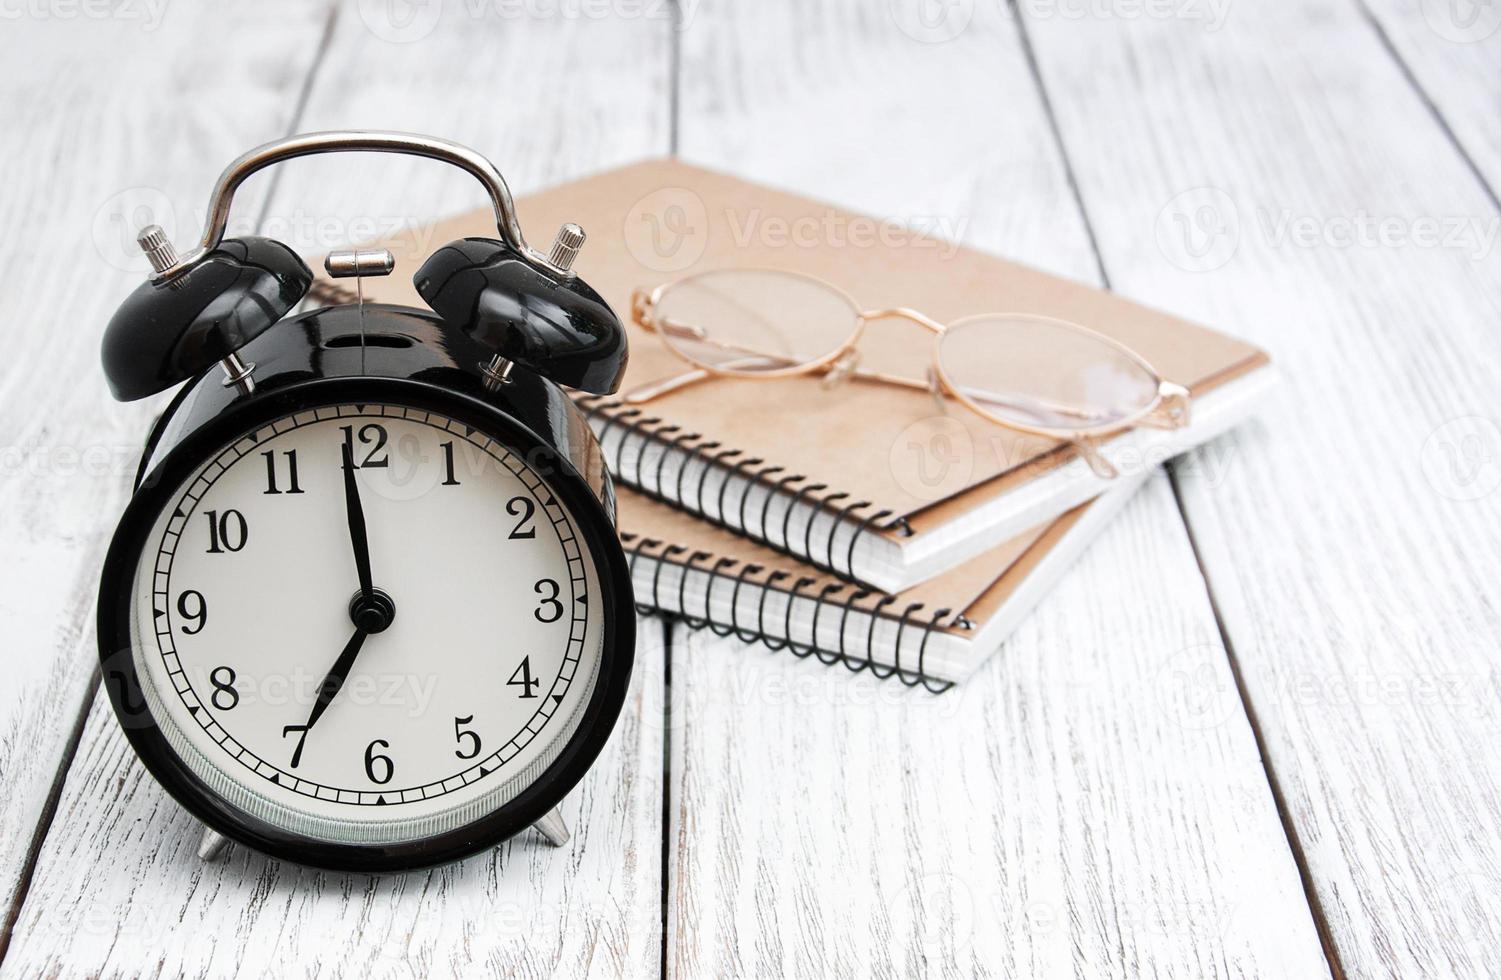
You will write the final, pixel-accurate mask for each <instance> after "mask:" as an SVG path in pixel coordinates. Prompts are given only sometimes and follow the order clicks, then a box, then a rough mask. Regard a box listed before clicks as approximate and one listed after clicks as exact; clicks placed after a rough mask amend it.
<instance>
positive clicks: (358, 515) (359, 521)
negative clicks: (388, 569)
mask: <svg viewBox="0 0 1501 980" xmlns="http://www.w3.org/2000/svg"><path fill="white" fill-rule="evenodd" d="M344 509H345V511H346V512H347V513H348V515H349V541H350V543H351V544H352V545H354V567H355V571H356V572H358V573H359V576H360V595H362V596H364V597H365V598H366V599H369V598H370V597H371V596H373V595H374V594H375V584H374V583H373V582H372V581H371V577H370V537H369V535H368V534H367V533H366V532H365V508H364V507H363V506H362V505H361V504H360V487H359V483H358V481H356V480H355V477H354V450H353V449H351V448H350V446H349V443H347V442H346V443H344Z"/></svg>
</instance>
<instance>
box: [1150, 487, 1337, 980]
mask: <svg viewBox="0 0 1501 980" xmlns="http://www.w3.org/2000/svg"><path fill="white" fill-rule="evenodd" d="M1166 469H1167V475H1168V484H1169V485H1170V486H1171V487H1172V488H1173V499H1174V500H1175V501H1177V504H1178V513H1179V514H1181V515H1182V516H1183V529H1184V530H1185V531H1186V532H1187V533H1188V547H1189V549H1190V550H1191V551H1192V552H1193V556H1194V561H1196V562H1198V564H1199V575H1200V577H1202V578H1203V579H1204V592H1205V594H1206V595H1208V597H1209V609H1210V611H1211V612H1212V613H1213V614H1214V625H1215V628H1216V629H1218V630H1219V633H1220V643H1221V644H1222V645H1223V646H1224V648H1225V661H1226V662H1227V663H1228V664H1229V665H1230V676H1231V677H1233V678H1235V692H1236V694H1237V695H1238V696H1239V698H1240V704H1241V708H1242V709H1243V710H1244V711H1245V713H1246V723H1247V724H1248V725H1250V727H1251V737H1252V738H1253V739H1255V740H1256V753H1257V754H1258V755H1260V756H1261V771H1262V772H1264V773H1265V774H1266V781H1267V787H1268V788H1269V789H1270V790H1271V791H1272V802H1273V803H1274V804H1275V805H1276V807H1277V819H1278V820H1280V821H1281V822H1282V832H1283V834H1284V835H1285V836H1286V837H1287V846H1288V847H1289V848H1290V849H1291V850H1292V854H1293V862H1294V863H1295V864H1297V866H1298V881H1299V882H1300V883H1301V884H1302V885H1303V898H1304V900H1305V901H1307V902H1308V911H1309V913H1310V914H1311V915H1312V916H1313V924H1314V928H1315V929H1317V930H1318V934H1319V945H1321V946H1323V947H1324V959H1325V961H1326V962H1327V963H1328V964H1329V975H1330V977H1332V978H1333V980H1344V978H1345V970H1344V967H1343V965H1341V963H1340V960H1339V950H1338V949H1337V948H1336V947H1335V945H1334V934H1333V933H1332V932H1331V931H1330V929H1329V920H1328V919H1327V917H1326V916H1325V914H1324V906H1323V904H1322V903H1321V902H1320V901H1319V893H1318V889H1317V888H1316V887H1315V886H1314V883H1313V872H1312V871H1311V870H1310V868H1309V865H1308V857H1307V855H1305V854H1304V853H1303V842H1302V841H1301V840H1299V839H1298V831H1297V827H1296V825H1295V824H1294V823H1293V819H1292V814H1291V813H1290V812H1289V811H1288V808H1287V796H1286V794H1284V793H1283V791H1282V783H1281V781H1280V780H1279V779H1278V778H1277V770H1276V767H1275V766H1273V765H1272V755H1271V753H1270V752H1268V751H1267V745H1266V738H1265V736H1264V735H1263V734H1262V731H1261V719H1260V718H1258V717H1257V715H1256V708H1255V706H1254V705H1253V704H1252V703H1251V695H1250V692H1249V691H1248V690H1247V689H1246V681H1245V678H1244V677H1242V676H1241V671H1240V661H1239V659H1238V658H1237V657H1236V656H1235V644H1234V643H1233V642H1232V641H1231V639H1230V633H1229V631H1228V630H1226V629H1225V618H1224V616H1222V615H1221V613H1220V603H1219V600H1218V599H1216V598H1215V595H1214V583H1213V581H1212V580H1211V579H1210V577H1209V569H1208V567H1207V566H1206V565H1205V564H1204V556H1203V555H1202V554H1201V553H1200V551H1199V540H1198V538H1197V537H1196V536H1195V535H1194V529H1193V523H1192V522H1190V521H1189V519H1188V511H1187V510H1186V509H1185V506H1184V503H1183V490H1182V487H1180V486H1179V484H1178V481H1179V475H1178V464H1177V463H1176V462H1173V461H1170V462H1168V463H1167V464H1166Z"/></svg>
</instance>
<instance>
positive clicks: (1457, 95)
mask: <svg viewBox="0 0 1501 980" xmlns="http://www.w3.org/2000/svg"><path fill="white" fill-rule="evenodd" d="M1362 2H1363V4H1364V6H1365V7H1366V9H1367V10H1368V12H1369V14H1370V16H1371V19H1372V22H1373V23H1374V24H1375V26H1376V29H1377V30H1378V31H1379V32H1381V34H1382V36H1383V38H1384V39H1385V41H1386V42H1387V43H1388V44H1389V45H1390V46H1391V48H1392V49H1393V52H1394V54H1395V55H1396V56H1397V57H1398V58H1399V59H1400V60H1401V62H1402V64H1403V66H1404V67H1405V68H1406V69H1407V70H1408V71H1410V72H1411V74H1412V77H1413V80H1414V82H1415V83H1416V84H1417V85H1418V86H1419V87H1420V90H1421V91H1422V93H1423V94H1424V96H1425V97H1427V98H1428V99H1429V100H1431V102H1432V104H1433V107H1434V111H1435V112H1436V113H1437V114H1438V115H1439V116H1440V117H1441V119H1442V121H1443V124H1444V125H1445V126H1446V127H1448V128H1449V130H1450V131H1451V132H1452V133H1453V137H1454V139H1455V140H1456V141H1457V142H1458V143H1459V145H1460V146H1461V147H1463V149H1464V152H1465V153H1466V154H1467V155H1468V156H1469V157H1470V159H1471V160H1472V161H1473V162H1474V164H1475V166H1476V168H1477V169H1478V170H1479V172H1480V174H1481V175H1482V177H1483V179H1485V180H1487V181H1489V183H1490V186H1491V197H1492V198H1494V197H1495V196H1496V190H1495V189H1496V186H1497V184H1498V183H1501V121H1498V120H1497V118H1496V104H1497V102H1498V100H1501V6H1498V5H1496V4H1492V3H1483V2H1482V3H1470V2H1469V0H1362Z"/></svg>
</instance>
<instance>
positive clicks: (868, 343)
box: [314, 160, 1273, 688]
mask: <svg viewBox="0 0 1501 980" xmlns="http://www.w3.org/2000/svg"><path fill="white" fill-rule="evenodd" d="M517 205H518V209H519V212H520V216H521V220H522V223H523V226H524V227H526V228H527V229H529V230H530V232H531V234H532V236H533V237H535V238H538V239H542V238H543V237H544V236H545V235H546V234H548V233H550V232H551V231H552V230H553V229H556V228H557V227H558V226H559V225H561V224H562V223H563V222H565V221H574V222H577V223H578V224H580V225H582V226H583V227H584V228H585V230H586V231H587V232H588V233H589V240H588V243H587V244H586V246H585V247H584V250H583V253H582V254H581V256H580V258H579V260H578V263H577V265H576V266H575V268H576V270H577V271H578V272H579V274H580V275H581V276H582V277H583V278H584V279H586V280H587V281H588V282H589V283H590V284H591V285H592V286H594V287H595V288H596V289H597V290H599V292H600V293H601V294H602V295H603V296H604V297H605V299H606V300H608V301H609V302H610V303H611V304H612V305H614V306H615V308H616V310H617V312H618V313H619V314H620V316H621V319H622V321H626V322H627V329H628V330H629V331H630V342H631V363H630V368H629V371H628V373H627V375H626V379H625V382H624V384H623V385H622V386H621V393H622V395H623V394H625V393H628V392H630V391H631V390H632V389H633V388H636V387H639V386H641V385H643V384H645V383H648V382H653V381H658V380H661V379H664V378H668V377H672V376H674V375H677V374H680V373H681V372H682V371H684V370H685V369H686V366H685V365H684V363H683V362H682V361H681V360H679V359H678V358H677V357H675V356H674V355H673V354H671V353H670V352H669V351H668V350H667V349H666V347H665V346H663V344H662V342H661V340H660V338H658V337H656V336H654V335H652V334H650V333H647V332H645V331H643V330H641V329H639V328H637V327H636V326H635V325H634V324H631V323H629V322H628V319H629V318H628V314H629V310H630V298H631V294H632V291H633V290H635V289H637V288H651V287H654V286H657V285H659V284H661V283H664V282H668V281H671V280H673V279H676V278H678V277H681V276H683V275H687V274H691V273H692V272H694V271H698V270H703V269H711V268H724V267H736V268H782V269H789V270H793V271H800V272H803V273H808V274H812V275H815V276H818V277H820V278H823V279H826V280H829V281H830V282H832V283H833V284H835V285H837V286H838V287H840V288H841V289H843V290H845V291H846V292H848V293H850V294H852V295H853V296H854V297H855V298H856V300H857V302H858V303H859V304H860V306H861V307H862V308H867V309H869V308H887V307H899V306H900V307H911V308H916V309H918V310H921V311H923V312H924V313H926V314H928V315H929V316H932V317H934V318H935V319H938V320H940V321H947V320H952V319H957V318H959V317H961V316H965V315H970V314H977V313H989V312H1028V313H1042V314H1045V315H1048V316H1052V317H1057V318H1060V319H1065V320H1071V321H1074V322H1077V323H1081V324H1084V325H1085V326H1088V327H1091V328H1093V329H1095V330H1098V331H1100V332H1102V333H1105V334H1107V335H1109V336H1112V337H1115V338H1116V339H1118V340H1120V341H1122V342H1123V343H1125V344H1127V345H1128V346H1130V347H1131V348H1133V349H1134V350H1136V351H1138V352H1139V353H1140V354H1142V356H1144V357H1145V358H1146V359H1147V360H1148V361H1149V362H1150V363H1152V364H1153V365H1154V366H1155V367H1156V368H1157V369H1158V370H1159V371H1160V372H1161V373H1162V374H1163V376H1165V377H1166V378H1167V379H1168V380H1170V381H1175V382H1177V383H1179V384H1182V385H1184V386H1185V387H1187V388H1188V389H1189V390H1190V392H1191V393H1192V397H1193V406H1192V422H1191V424H1190V425H1188V426H1186V427H1184V428H1181V429H1176V430H1171V431H1164V430H1159V429H1149V428H1141V429H1135V430H1132V431H1129V432H1127V433H1125V434H1123V435H1121V436H1118V437H1116V438H1114V439H1113V440H1111V441H1109V442H1107V443H1106V444H1104V445H1103V446H1102V447H1101V453H1102V455H1104V456H1105V457H1106V458H1107V459H1108V460H1110V462H1111V463H1112V464H1113V465H1114V466H1115V468H1116V469H1117V470H1118V471H1119V475H1117V476H1116V477H1114V478H1113V479H1112V478H1103V477H1101V476H1099V475H1097V473H1096V472H1095V470H1094V468H1092V467H1090V466H1089V465H1087V464H1086V463H1085V461H1084V460H1082V459H1081V458H1079V457H1078V456H1077V454H1076V452H1075V450H1074V449H1073V448H1072V447H1070V446H1068V445H1062V444H1056V443H1051V442H1048V441H1046V440H1043V439H1041V438H1039V437H1037V436H1024V435H1019V434H1016V433H1014V432H1012V431H1011V430H1008V429H1005V428H1002V427H1000V426H996V425H993V424H991V423H989V422H987V421H985V420H984V419H982V418H980V417H978V416H973V415H972V414H971V413H968V412H964V411H956V410H947V409H945V407H944V406H943V405H942V404H941V403H936V404H935V399H934V397H933V395H932V394H931V393H930V392H927V391H922V390H907V389H903V388H895V387H890V386H885V385H871V384H861V383H846V384H843V385H839V386H834V387H829V386H826V385H823V384H820V382H819V380H818V379H817V378H811V377H794V378H784V379H775V380H751V381H747V380H736V379H719V380H715V381H713V382H710V383H706V384H701V385H695V386H689V387H685V388H682V389H679V390H676V391H673V392H672V393H670V394H667V395H664V396H662V397H660V398H657V399H654V400H652V401H650V402H648V403H646V404H642V405H633V404H629V403H627V402H626V401H625V400H624V399H623V398H622V397H621V395H616V396H609V397H603V398H600V397H592V396H590V397H580V398H579V399H578V400H579V404H580V407H581V408H582V409H583V410H584V411H585V413H586V415H587V416H588V418H589V420H590V423H591V425H592V426H593V427H594V429H595V432H596V434H597V435H598V436H599V439H600V441H601V445H602V446H603V447H604V450H605V455H606V459H607V461H608V462H609V464H610V466H611V468H612V470H613V472H614V474H615V476H616V479H617V482H618V483H619V484H620V485H621V486H622V489H621V492H620V506H619V526H620V534H621V539H622V542H623V543H624V545H625V547H626V548H627V550H628V551H629V552H630V554H631V556H632V570H633V579H634V584H635V587H636V598H637V601H638V603H640V604H641V605H643V606H644V607H648V608H651V609H655V610H660V611H663V612H666V613H671V614H675V615H678V616H681V617H683V618H684V619H685V620H686V621H688V622H689V623H690V624H691V625H695V626H705V627H708V628H711V629H714V630H715V631H717V632H720V633H723V634H726V635H728V634H729V633H732V632H733V633H736V634H738V635H739V636H740V637H741V638H742V639H746V640H751V639H756V640H761V641H763V642H765V643H767V644H768V645H770V646H772V647H774V648H778V649H782V648H785V649H787V650H789V651H791V652H793V653H795V654H798V655H801V656H816V657H818V658H819V659H820V660H823V661H825V662H828V663H834V662H843V663H844V664H845V665H846V666H848V667H850V668H851V669H856V670H858V669H869V670H871V671H873V672H875V673H877V674H878V675H880V676H883V677H884V676H897V677H900V678H901V679H902V680H904V681H906V682H907V683H909V684H916V683H925V684H927V685H928V686H930V687H934V688H937V687H941V686H943V685H945V684H946V683H948V682H952V681H957V680H962V679H963V678H964V677H966V676H967V675H968V674H970V673H971V672H972V671H973V670H974V669H975V668H976V667H978V666H979V664H980V663H981V662H982V661H983V660H984V659H985V658H986V657H987V656H988V655H989V654H990V653H992V652H994V651H995V650H996V649H997V648H998V647H999V645H1000V643H1001V641H1002V640H1003V639H1004V637H1005V636H1006V635H1007V634H1008V633H1009V632H1010V631H1011V629H1012V628H1013V627H1014V626H1015V624H1016V623H1017V622H1018V620H1019V619H1020V618H1021V617H1022V615H1024V613H1025V612H1026V610H1027V609H1029V608H1030V606H1031V605H1032V604H1033V603H1035V602H1036V601H1037V599H1038V598H1040V597H1041V596H1042V595H1044V594H1046V592H1047V591H1048V589H1049V588H1050V587H1051V586H1052V584H1053V583H1054V582H1055V581H1056V580H1057V578H1058V576H1059V575H1060V574H1062V572H1063V570H1064V569H1065V568H1066V567H1067V565H1068V564H1069V562H1070V561H1071V560H1072V559H1073V558H1074V557H1075V556H1076V555H1078V554H1079V552H1080V551H1082V550H1083V548H1084V547H1085V545H1086V544H1087V543H1088V541H1089V540H1090V539H1091V538H1092V537H1093V535H1094V534H1095V533H1096V532H1097V531H1098V530H1099V529H1100V528H1101V527H1102V526H1103V525H1104V524H1105V523H1106V522H1107V521H1108V520H1109V518H1110V516H1111V515H1113V514H1114V513H1115V512H1116V511H1117V510H1118V509H1119V508H1120V507H1121V506H1122V505H1123V504H1124V503H1125V501H1126V500H1127V499H1128V498H1129V496H1130V495H1131V493H1132V492H1133V491H1134V490H1135V489H1136V487H1138V486H1139V485H1140V484H1141V483H1142V482H1143V481H1144V480H1145V478H1146V477H1147V476H1148V475H1149V474H1150V472H1151V471H1152V469H1154V468H1155V466H1156V465H1157V464H1159V463H1161V462H1162V461H1164V460H1166V459H1168V458H1170V457H1171V456H1173V455H1176V454H1178V453H1181V452H1183V451H1185V450H1187V449H1190V448H1192V447H1193V446H1196V445H1198V444H1200V443H1202V442H1204V441H1205V440H1207V439H1209V438H1212V437H1213V436H1215V435H1217V434H1218V433H1220V432H1223V431H1224V430H1225V429H1227V428H1229V427H1230V426H1232V425H1234V424H1235V423H1236V422H1238V421H1240V420H1241V419H1243V418H1245V417H1246V415H1247V414H1248V413H1249V412H1250V411H1251V410H1252V409H1253V408H1254V406H1255V404H1256V402H1257V401H1258V400H1259V398H1260V397H1261V396H1262V395H1263V394H1264V393H1265V391H1266V390H1267V388H1268V387H1269V386H1270V385H1271V384H1272V381H1273V372H1272V369H1271V367H1270V365H1269V362H1268V359H1267V357H1266V355H1265V354H1264V353H1263V352H1262V351H1260V350H1258V349H1256V348H1255V347H1253V346H1251V345H1249V344H1246V343H1244V342H1242V341H1240V340H1237V339H1234V338H1231V337H1228V336H1225V335H1223V334H1219V333H1216V332H1214V331H1212V330H1209V329H1207V328H1204V327H1201V326H1198V325H1195V324H1191V323H1188V322H1186V321H1183V320H1179V319H1177V318H1174V317H1171V316H1168V315H1166V314H1163V313H1159V312H1156V311H1153V310H1150V309H1147V308H1145V307H1142V306H1139V305H1137V304H1134V303H1131V302H1129V301H1126V300H1123V299H1121V298H1119V297H1116V296H1114V295H1111V294H1109V293H1105V292H1101V291H1099V290H1096V289H1093V288H1090V287H1087V286H1083V285H1080V284H1077V283H1073V282H1069V281H1066V280H1063V279H1059V278H1057V277H1055V276H1051V275H1048V274H1046V273H1043V272H1039V271H1037V270H1034V269H1030V268H1027V267H1025V266H1021V265H1018V264H1016V263H1013V262H1008V261H1006V260H1003V259H1000V258H997V257H995V256H990V255H986V254H983V253H980V252H977V251H974V250H970V249H965V248H962V247H958V246H956V245H953V244H951V243H947V242H940V241H937V240H932V239H927V240H924V239H922V238H921V237H920V236H915V235H906V236H890V235H887V236H882V235H865V236H863V237H859V238H857V237H856V235H855V233H854V232H855V230H856V229H859V228H862V227H863V228H867V229H869V228H874V227H877V223H876V222H875V221H874V220H873V219H870V218H866V217H863V216H860V215H856V214H852V213H849V212H845V211H842V210H840V209H837V208H834V207H832V206H830V205H827V204H823V203H820V202H816V201H812V200H808V199H806V198H801V197H797V196H794V195H790V194H786V193H783V192H780V191H776V190H773V189H770V188H767V187H763V186H759V185H756V184H752V183H749V182H747V181H744V180H740V179H737V178H733V177H729V176H726V175H723V174H718V173H713V172H710V171H706V170H702V169H699V168H696V167H692V166H689V165H687V164H684V163H681V162H677V161H672V160H658V161H650V162H647V163H641V164H636V165H633V166H629V167H625V168H621V169H618V170H614V171H610V172H608V173H604V174H600V175H597V176H594V177H589V178H586V179H584V180H580V181H576V182H574V183H571V184H567V185H563V186H560V187H557V188H554V189H551V190H548V191H545V192H542V193H539V194H535V195H532V196H530V197H526V198H522V199H520V200H518V202H517ZM798 228H801V229H811V230H813V231H814V234H812V235H790V234H788V230H789V229H798ZM817 229H825V232H824V233H821V234H820V233H817ZM841 230H842V231H841ZM835 232H838V234H836V233H835ZM469 235H480V236H493V235H494V224H493V217H492V213H491V212H490V211H489V210H488V209H485V210H483V211H475V212H473V213H470V214H466V215H463V216H460V217H458V218H455V219H452V220H450V221H448V222H444V223H442V224H440V225H439V226H438V227H437V228H436V229H434V230H433V233H432V235H431V236H430V241H431V242H432V243H441V242H445V241H450V240H452V239H455V238H461V237H465V236H469ZM898 237H900V238H901V239H902V240H901V241H896V240H894V239H895V238H898ZM383 244H386V245H387V247H389V248H391V249H392V251H393V252H395V253H396V259H397V271H396V274H395V275H393V276H390V277H388V278H384V279H375V280H367V281H366V283H365V287H364V288H365V297H366V299H367V301H371V300H373V301H379V302H396V303H403V304H408V305H414V306H418V307H421V306H422V305H423V304H422V301H421V300H420V299H419V298H418V297H417V295H416V292H415V290H414V289H413V288H412V286H411V282H410V279H411V273H412V272H413V271H414V270H415V269H416V267H417V264H418V263H420V261H421V260H422V258H423V257H424V256H422V255H419V254H414V253H412V251H411V249H412V246H411V243H410V238H409V239H407V241H406V243H405V251H398V248H399V247H401V246H402V243H383ZM663 270H666V271H663ZM346 290H347V284H346V283H334V282H328V281H324V282H320V283H318V284H317V285H316V286H315V290H314V295H315V296H318V297H320V298H322V299H323V300H325V301H328V300H334V299H337V300H341V301H342V300H346V299H348V298H349V297H347V296H346V295H344V293H345V291H346ZM931 344H932V338H931V336H929V335H927V334H926V333H923V332H922V331H920V330H916V329H911V330H907V329H901V328H900V327H899V328H896V329H890V330H879V331H877V330H867V331H866V332H865V334H864V336H863V338H862V340H861V342H860V352H861V359H862V360H861V365H862V367H865V368H870V369H872V370H876V371H884V372H888V373H893V374H901V375H912V374H913V373H914V372H916V375H917V377H921V376H922V371H923V368H924V366H925V365H926V364H927V363H928V361H929V360H930V358H931ZM1026 354H1027V356H1029V357H1031V358H1033V359H1035V360H1039V361H1040V362H1041V363H1046V362H1047V352H1046V351H1027V352H1026Z"/></svg>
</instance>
